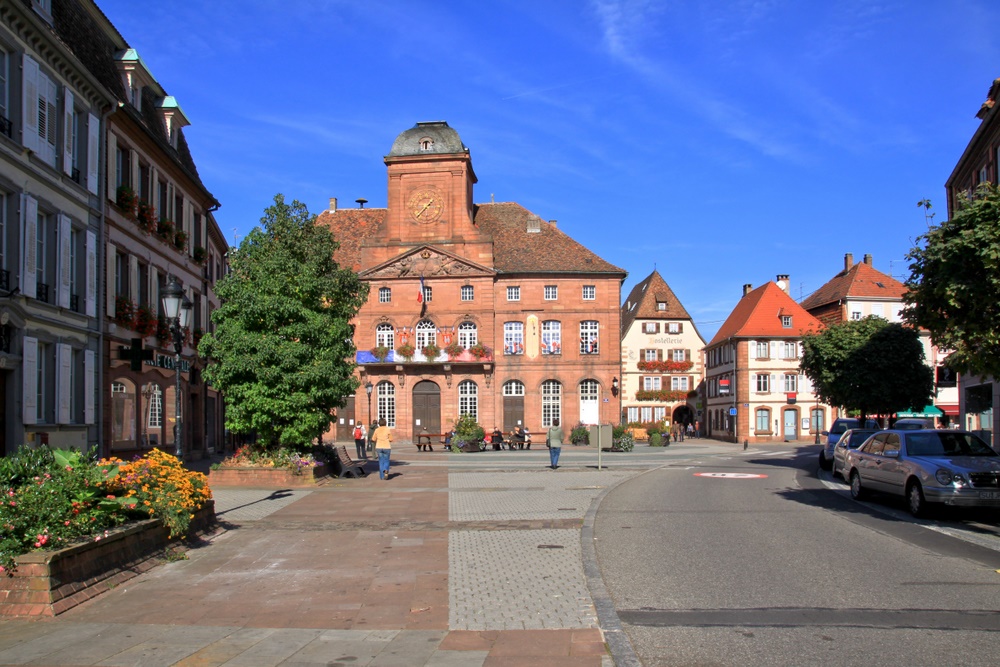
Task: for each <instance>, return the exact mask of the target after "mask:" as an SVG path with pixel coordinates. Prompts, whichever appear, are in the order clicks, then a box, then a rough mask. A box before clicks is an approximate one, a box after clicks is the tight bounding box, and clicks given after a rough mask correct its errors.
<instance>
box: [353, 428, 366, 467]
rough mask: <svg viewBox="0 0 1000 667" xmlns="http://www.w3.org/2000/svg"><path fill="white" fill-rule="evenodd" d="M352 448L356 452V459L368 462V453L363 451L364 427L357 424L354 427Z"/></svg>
mask: <svg viewBox="0 0 1000 667" xmlns="http://www.w3.org/2000/svg"><path fill="white" fill-rule="evenodd" d="M354 448H355V449H356V450H358V458H359V459H364V460H366V461H367V460H368V452H367V451H365V425H364V424H362V423H361V422H358V423H357V424H355V425H354Z"/></svg>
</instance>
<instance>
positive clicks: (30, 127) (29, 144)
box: [21, 54, 38, 423]
mask: <svg viewBox="0 0 1000 667" xmlns="http://www.w3.org/2000/svg"><path fill="white" fill-rule="evenodd" d="M21 73H22V77H23V79H22V80H23V85H22V87H21V88H22V93H23V94H22V96H21V118H22V119H24V127H23V128H22V129H21V141H22V142H23V143H24V147H25V148H30V149H31V150H33V151H35V152H36V153H37V152H38V63H36V62H35V61H34V60H33V59H32V58H31V57H30V56H29V55H27V54H25V56H24V66H23V68H22V72H21ZM32 423H34V422H32Z"/></svg>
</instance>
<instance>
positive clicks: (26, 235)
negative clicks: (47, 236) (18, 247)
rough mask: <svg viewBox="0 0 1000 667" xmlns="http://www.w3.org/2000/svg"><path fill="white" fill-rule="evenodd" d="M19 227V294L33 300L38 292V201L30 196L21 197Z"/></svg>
mask: <svg viewBox="0 0 1000 667" xmlns="http://www.w3.org/2000/svg"><path fill="white" fill-rule="evenodd" d="M21 226H22V228H23V229H24V232H23V233H22V234H21V238H22V239H23V240H24V252H23V253H22V254H21V258H22V259H21V293H22V294H24V295H25V296H30V297H32V298H34V297H35V294H36V293H37V292H38V201H37V200H36V199H35V198H34V197H32V196H30V195H21Z"/></svg>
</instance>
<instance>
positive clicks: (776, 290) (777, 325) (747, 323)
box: [708, 281, 824, 347]
mask: <svg viewBox="0 0 1000 667" xmlns="http://www.w3.org/2000/svg"><path fill="white" fill-rule="evenodd" d="M782 315H791V316H792V326H791V327H790V328H785V327H783V326H781V316H782ZM823 328H824V327H823V323H822V322H820V321H819V320H817V319H816V318H815V317H813V316H812V315H810V314H809V313H808V312H806V310H805V308H803V307H802V306H800V305H799V304H797V303H795V300H794V299H793V298H792V297H790V296H789V295H788V294H787V293H785V290H783V289H781V288H780V287H778V285H777V284H775V283H774V282H773V281H772V282H768V283H765V284H764V285H761V286H760V287H758V288H757V289H755V290H753V291H752V292H750V293H749V294H747V295H746V296H744V297H743V298H742V299H740V302H739V303H738V304H736V307H735V308H733V312H731V313H730V314H729V317H728V318H726V321H725V323H723V325H722V326H721V327H720V328H719V331H718V332H716V334H715V337H714V338H713V339H712V342H710V343H709V344H708V347H711V346H712V345H715V344H716V343H719V342H722V341H724V340H726V339H727V338H755V337H762V338H800V337H802V336H803V335H805V334H809V333H819V332H820V331H822V330H823Z"/></svg>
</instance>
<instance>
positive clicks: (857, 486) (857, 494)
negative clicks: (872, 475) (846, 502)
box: [851, 470, 868, 500]
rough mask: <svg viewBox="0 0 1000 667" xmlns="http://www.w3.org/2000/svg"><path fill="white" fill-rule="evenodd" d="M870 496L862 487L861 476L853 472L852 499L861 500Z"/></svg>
mask: <svg viewBox="0 0 1000 667" xmlns="http://www.w3.org/2000/svg"><path fill="white" fill-rule="evenodd" d="M867 495H868V491H867V490H865V488H864V487H862V486H861V475H859V474H858V471H857V470H852V471H851V498H854V499H855V500H861V499H862V498H864V497H865V496H867Z"/></svg>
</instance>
